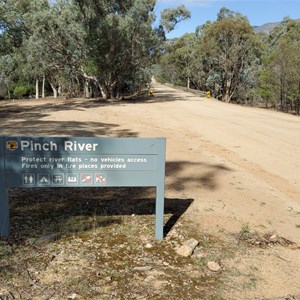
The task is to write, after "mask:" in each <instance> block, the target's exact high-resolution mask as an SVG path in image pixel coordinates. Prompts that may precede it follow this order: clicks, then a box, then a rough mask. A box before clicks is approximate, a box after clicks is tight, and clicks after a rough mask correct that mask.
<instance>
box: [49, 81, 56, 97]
mask: <svg viewBox="0 0 300 300" xmlns="http://www.w3.org/2000/svg"><path fill="white" fill-rule="evenodd" d="M50 85H51V88H52V91H53V97H54V99H56V98H57V88H56V87H55V85H54V84H53V83H52V82H50Z"/></svg>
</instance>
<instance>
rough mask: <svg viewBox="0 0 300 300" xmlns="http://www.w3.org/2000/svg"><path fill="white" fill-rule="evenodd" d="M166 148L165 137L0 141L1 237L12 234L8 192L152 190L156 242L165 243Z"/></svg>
mask: <svg viewBox="0 0 300 300" xmlns="http://www.w3.org/2000/svg"><path fill="white" fill-rule="evenodd" d="M165 143H166V141H165V138H92V137H89V138H83V137H82V138H75V137H67V138H66V137H18V136H10V137H7V136H4V137H1V138H0V172H1V174H0V175H1V179H0V188H1V193H2V194H0V201H1V202H0V208H1V210H0V211H1V212H0V217H1V219H0V222H1V223H0V226H1V236H3V235H7V234H6V232H8V231H7V229H4V228H6V225H2V221H1V220H4V219H6V217H7V216H6V215H5V213H4V215H2V214H3V211H5V210H7V209H8V208H7V207H8V204H7V196H5V193H6V188H10V187H21V188H34V187H48V188H49V187H113V186H119V187H121V186H123V187H125V186H153V187H156V191H157V199H156V200H157V201H156V226H157V227H156V238H157V239H162V237H163V233H162V229H161V224H162V222H163V206H164V199H163V198H164V177H165ZM3 193H4V194H3ZM4 198H6V200H5V199H4ZM3 222H4V221H3ZM158 223H159V224H160V225H158ZM2 230H4V231H3V232H4V233H3V232H2Z"/></svg>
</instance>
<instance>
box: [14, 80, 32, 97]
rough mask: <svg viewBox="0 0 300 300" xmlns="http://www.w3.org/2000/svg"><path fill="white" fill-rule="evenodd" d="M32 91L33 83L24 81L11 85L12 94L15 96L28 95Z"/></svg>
mask: <svg viewBox="0 0 300 300" xmlns="http://www.w3.org/2000/svg"><path fill="white" fill-rule="evenodd" d="M33 92H34V87H33V85H31V84H29V83H25V82H22V81H21V82H18V83H17V84H16V86H14V87H13V95H14V96H15V97H16V98H22V97H24V96H30V95H32V94H33Z"/></svg>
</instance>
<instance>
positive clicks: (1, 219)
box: [0, 180, 9, 237]
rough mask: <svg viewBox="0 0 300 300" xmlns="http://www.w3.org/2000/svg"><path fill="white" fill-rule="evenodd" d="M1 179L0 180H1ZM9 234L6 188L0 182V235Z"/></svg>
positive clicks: (5, 235) (6, 235)
mask: <svg viewBox="0 0 300 300" xmlns="http://www.w3.org/2000/svg"><path fill="white" fill-rule="evenodd" d="M1 181H2V180H1ZM8 236H9V207H8V196H7V190H6V188H5V186H4V185H3V184H1V183H0V237H8Z"/></svg>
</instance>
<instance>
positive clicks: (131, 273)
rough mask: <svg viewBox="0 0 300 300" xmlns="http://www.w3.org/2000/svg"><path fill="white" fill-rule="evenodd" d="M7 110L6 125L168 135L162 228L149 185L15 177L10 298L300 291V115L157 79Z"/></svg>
mask: <svg viewBox="0 0 300 300" xmlns="http://www.w3.org/2000/svg"><path fill="white" fill-rule="evenodd" d="M0 120H1V125H0V126H1V134H4V135H29V136H31V135H33V136H95V137H100V136H111V137H159V136H163V137H166V138H167V162H166V193H165V197H166V208H165V224H166V226H165V233H166V237H165V239H164V241H162V242H159V241H155V240H154V211H155V207H154V200H153V198H154V191H153V190H152V189H134V188H131V189H124V188H123V189H109V190H103V189H102V190H101V189H49V190H46V189H41V190H20V189H19V190H10V191H9V195H10V205H11V227H12V237H11V238H10V239H8V240H0V299H261V300H262V299H300V284H299V278H300V248H299V245H300V157H299V149H300V137H299V134H300V118H299V117H296V116H292V115H287V114H283V113H278V112H275V111H269V110H264V109H256V108H249V107H242V106H237V105H231V104H225V103H222V102H219V101H216V100H214V99H208V98H201V97H198V96H197V95H195V94H191V93H188V92H183V91H180V90H177V89H174V88H171V87H167V86H163V85H159V84H157V83H156V84H155V85H154V96H152V97H150V96H145V97H141V98H139V99H135V100H128V101H126V100H122V101H110V102H104V101H102V100H84V99H72V100H62V99H61V100H54V99H51V98H49V99H46V100H24V101H15V102H6V103H5V102H3V103H0ZM189 238H195V239H197V240H198V241H199V246H198V247H197V249H196V252H195V254H194V255H193V256H192V257H188V258H183V257H180V256H179V255H178V254H176V248H177V247H178V246H180V245H181V244H182V243H183V242H184V241H185V240H187V239H189ZM208 261H214V262H217V263H218V264H219V265H220V266H221V270H220V271H218V272H213V271H211V270H209V269H208V268H207V262H208Z"/></svg>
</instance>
